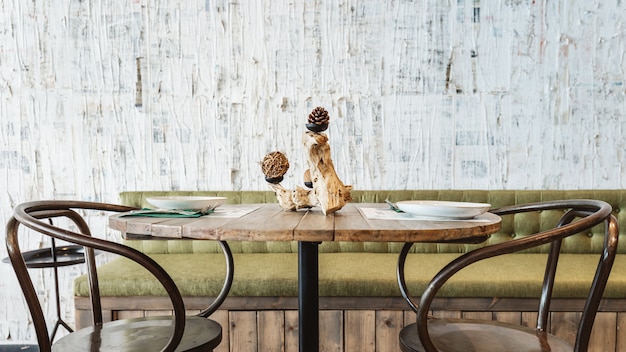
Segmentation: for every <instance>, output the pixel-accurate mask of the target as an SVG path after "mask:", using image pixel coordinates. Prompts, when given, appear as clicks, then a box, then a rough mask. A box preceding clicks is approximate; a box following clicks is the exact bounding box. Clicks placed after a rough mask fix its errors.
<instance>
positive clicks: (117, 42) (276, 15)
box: [0, 0, 626, 341]
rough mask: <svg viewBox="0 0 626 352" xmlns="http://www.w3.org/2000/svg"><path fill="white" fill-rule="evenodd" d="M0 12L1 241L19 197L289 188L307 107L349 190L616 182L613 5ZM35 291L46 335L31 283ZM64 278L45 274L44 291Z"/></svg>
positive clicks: (107, 1) (180, 6)
mask: <svg viewBox="0 0 626 352" xmlns="http://www.w3.org/2000/svg"><path fill="white" fill-rule="evenodd" d="M0 7H1V8H2V11H1V13H0V114H1V119H0V141H1V144H0V175H1V176H0V186H1V187H2V188H1V190H2V193H1V195H0V209H1V212H0V222H2V223H6V221H7V219H8V218H9V216H10V214H11V208H12V207H13V206H14V205H15V204H17V203H19V202H23V201H27V200H33V199H43V198H59V199H69V198H72V199H83V200H97V201H109V202H115V201H117V193H118V192H119V191H124V190H147V189H153V190H171V189H185V190H195V189H205V190H206V189H220V190H257V189H260V190H263V189H267V187H266V185H265V184H264V181H263V177H262V175H261V172H260V168H259V167H258V162H259V161H260V160H261V159H262V158H263V156H264V155H265V153H267V152H270V151H273V150H281V151H283V152H285V153H286V154H287V156H288V157H289V159H290V162H291V165H292V166H291V169H290V171H289V173H288V175H287V177H286V180H285V181H284V185H286V186H287V187H293V185H295V184H297V183H299V182H301V175H302V172H303V171H304V170H303V169H304V167H303V164H304V163H305V161H304V155H303V149H302V147H301V145H300V139H301V134H302V132H303V130H304V123H305V119H306V116H307V115H308V113H309V112H310V111H311V110H312V109H313V108H314V107H316V106H323V107H325V108H326V109H328V110H329V111H330V114H331V117H332V120H331V127H330V129H329V131H328V134H329V136H330V138H331V146H332V148H333V159H334V162H335V166H336V168H337V172H338V174H339V175H340V177H341V178H342V180H343V181H344V182H345V183H347V184H352V185H354V188H355V189H405V188H406V189H412V188H415V189H441V188H445V189H448V188H452V189H462V188H472V189H540V188H549V189H584V188H605V189H606V188H622V187H623V186H624V184H625V183H626V173H625V172H624V170H623V166H622V165H624V164H625V161H626V160H625V159H626V142H625V140H624V137H623V132H624V131H625V130H626V119H625V118H624V116H625V115H626V114H625V113H626V105H625V101H624V100H625V97H626V88H625V86H624V75H625V72H626V60H625V59H624V58H625V57H626V47H625V46H626V29H625V28H626V25H625V21H626V3H625V2H624V1H621V0H611V1H604V0H591V1H589V0H560V1H547V0H539V1H530V0H493V1H480V0H450V1H440V0H418V1H401V0H387V1H379V0H361V1H351V0H338V1H330V0H328V1H322V0H310V1H286V0H252V1H243V0H239V1H236V0H235V1H233V0H229V1H223V0H205V1H195V2H190V1H153V0H134V1H113V0H103V1H77V0H65V1H52V0H33V1H28V2H24V1H5V2H1V3H0ZM92 221H94V222H95V224H96V225H97V226H101V227H102V228H105V222H104V221H103V219H100V218H97V217H95V218H93V219H92ZM108 236H114V234H108ZM47 245H48V244H47V242H43V241H41V240H40V239H39V238H36V239H32V240H30V241H29V243H26V244H25V246H26V247H27V248H37V247H40V246H47ZM0 255H1V256H2V257H4V256H6V250H5V249H4V246H3V247H2V249H0ZM36 275H37V278H38V281H39V282H38V287H39V290H40V292H41V296H42V298H43V299H44V300H45V302H46V304H47V305H48V311H49V314H50V316H51V317H53V315H54V307H53V295H52V290H51V287H52V279H51V278H52V276H51V273H49V272H47V271H41V270H40V271H39V272H38V273H37V274H36ZM76 275H78V272H77V270H76V269H72V268H64V269H62V270H61V277H62V280H61V286H62V287H61V289H62V290H63V291H64V292H71V280H72V278H73V277H75V276H76ZM0 280H1V281H0V296H1V297H0V341H3V340H32V339H33V334H32V329H31V326H30V324H29V318H28V314H27V312H26V309H25V306H24V304H23V301H22V299H21V294H20V293H19V292H17V286H16V282H15V279H14V277H13V274H12V271H11V270H10V267H9V266H8V265H6V264H3V265H1V266H0ZM63 304H64V306H65V307H69V306H71V297H70V295H69V294H68V295H67V296H66V297H65V298H64V302H63ZM65 316H66V318H67V319H68V320H70V321H71V320H72V312H71V309H70V308H65Z"/></svg>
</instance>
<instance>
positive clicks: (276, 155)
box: [261, 107, 352, 215]
mask: <svg viewBox="0 0 626 352" xmlns="http://www.w3.org/2000/svg"><path fill="white" fill-rule="evenodd" d="M328 122H329V116H328V112H327V111H326V110H325V109H324V108H322V107H317V108H315V109H314V110H313V111H312V112H311V114H310V115H309V118H308V123H307V124H306V127H307V129H309V131H306V132H304V135H303V138H302V144H303V145H304V147H305V148H306V149H307V152H308V153H307V163H308V166H309V168H308V169H307V170H306V171H305V172H304V184H305V186H307V187H308V188H309V189H305V188H302V187H300V186H296V189H295V190H289V189H286V188H284V187H283V186H281V185H280V182H281V181H282V180H283V175H284V174H285V172H286V171H287V169H288V168H289V161H288V160H287V158H286V157H285V156H284V154H282V153H280V152H272V153H269V154H267V155H266V156H265V158H263V162H262V163H261V168H262V170H263V174H264V175H265V180H266V181H267V182H268V183H269V186H270V187H271V188H272V189H273V190H274V192H275V193H276V198H277V199H278V203H279V204H280V206H281V207H282V208H283V209H285V210H298V209H307V208H312V207H315V206H319V207H320V208H321V209H322V212H324V214H325V215H328V214H331V213H333V212H335V211H337V210H339V209H341V208H342V207H343V206H344V205H345V204H346V203H347V202H349V201H350V200H352V197H351V196H350V190H351V189H352V186H349V185H344V184H343V182H341V180H340V179H339V177H337V174H336V172H335V167H334V165H333V161H332V159H331V157H330V145H328V136H327V135H326V134H325V133H322V131H325V130H326V129H327V128H328ZM285 165H286V167H285Z"/></svg>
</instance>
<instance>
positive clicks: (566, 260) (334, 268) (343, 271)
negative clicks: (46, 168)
mask: <svg viewBox="0 0 626 352" xmlns="http://www.w3.org/2000/svg"><path fill="white" fill-rule="evenodd" d="M458 255H459V254H453V253H438V254H428V253H416V254H411V255H409V257H408V259H407V271H406V278H407V282H408V285H409V288H410V290H411V292H413V293H415V294H416V295H417V294H419V292H422V291H423V289H424V287H425V286H426V284H427V283H428V281H430V279H431V278H432V277H433V276H434V275H435V274H436V272H437V271H438V270H440V269H441V268H442V267H443V266H445V265H446V264H448V263H449V262H450V261H451V260H453V259H454V258H456V257H457V256H458ZM151 257H152V258H153V259H155V260H156V261H157V262H158V263H159V264H160V265H161V266H163V268H164V269H165V270H166V271H167V272H168V273H169V274H170V275H171V276H172V277H173V278H174V280H175V281H176V283H177V284H178V287H179V289H180V291H181V293H182V294H183V296H215V295H216V294H217V293H218V291H219V289H220V288H221V285H222V283H223V280H224V275H225V269H224V265H225V262H224V258H223V256H222V255H221V254H211V253H196V254H154V255H151ZM234 258H235V278H234V282H233V286H232V289H231V291H230V295H231V296H243V297H246V296H260V297H262V296H292V297H293V296H297V286H298V276H297V275H298V272H297V254H295V253H236V254H234ZM397 259H398V255H397V254H395V253H320V255H319V294H320V296H348V297H349V296H373V297H376V296H382V297H384V296H400V291H399V289H398V284H397V282H396V275H395V270H396V263H397ZM545 259H546V255H545V254H536V253H528V254H512V255H507V256H500V257H496V258H490V259H487V260H484V261H481V262H479V263H476V264H474V265H473V266H470V267H468V268H466V269H464V270H462V271H461V272H460V273H458V274H457V275H456V276H455V277H454V278H453V279H452V280H451V281H450V282H449V283H448V284H446V285H445V286H444V287H443V288H442V290H441V291H440V296H441V297H516V298H532V297H538V296H539V295H540V290H541V282H542V278H543V274H544V266H545ZM598 259H599V256H598V255H596V254H562V255H561V258H560V262H559V269H558V271H557V281H556V286H555V291H554V297H559V298H582V297H586V295H587V293H588V289H589V285H590V282H591V280H592V277H593V274H594V271H595V267H596V265H597V262H598ZM624 264H626V258H623V257H621V256H618V258H617V261H616V263H615V267H616V268H620V267H623V265H624ZM98 274H99V279H100V289H101V294H102V296H164V295H165V291H164V290H163V288H162V287H161V286H160V285H159V284H158V282H157V281H156V279H154V278H153V277H152V276H151V275H150V274H149V273H148V272H147V271H145V270H143V269H141V268H140V267H139V266H138V265H137V264H134V263H132V262H130V261H128V260H126V259H123V258H118V259H114V260H112V261H110V262H109V263H106V264H104V265H103V266H101V267H100V268H99V271H98ZM74 284H75V285H74V290H75V295H76V296H87V295H88V287H89V286H88V283H87V278H86V276H85V275H83V276H80V277H78V278H77V279H76V280H75V283H74ZM624 292H626V272H624V271H623V270H614V271H613V272H612V274H611V278H610V280H609V284H608V286H607V289H606V291H605V294H604V297H606V298H612V297H623V293H624Z"/></svg>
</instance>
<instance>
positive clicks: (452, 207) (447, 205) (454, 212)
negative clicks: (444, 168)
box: [396, 200, 491, 219]
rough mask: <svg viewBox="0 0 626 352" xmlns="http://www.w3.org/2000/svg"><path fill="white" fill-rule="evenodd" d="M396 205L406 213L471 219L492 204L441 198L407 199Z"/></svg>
mask: <svg viewBox="0 0 626 352" xmlns="http://www.w3.org/2000/svg"><path fill="white" fill-rule="evenodd" d="M396 205H397V206H398V208H400V210H402V211H404V212H405V213H409V214H414V215H419V216H428V217H436V218H450V219H471V218H473V217H476V216H478V215H480V214H483V213H485V212H486V211H487V210H489V208H491V204H487V203H469V202H447V201H439V200H406V201H401V202H397V203H396Z"/></svg>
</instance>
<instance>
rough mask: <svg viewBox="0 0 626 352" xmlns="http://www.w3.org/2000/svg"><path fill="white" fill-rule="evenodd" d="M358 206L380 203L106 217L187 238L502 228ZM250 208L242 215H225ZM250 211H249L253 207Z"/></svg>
mask: <svg viewBox="0 0 626 352" xmlns="http://www.w3.org/2000/svg"><path fill="white" fill-rule="evenodd" d="M359 208H381V209H386V208H388V206H387V205H386V204H384V203H349V204H347V205H346V206H344V207H343V208H342V209H341V210H339V211H337V212H335V213H332V214H329V215H324V214H323V213H322V211H321V210H320V209H316V208H312V209H309V210H298V211H285V210H283V209H282V208H281V207H280V206H279V205H278V204H275V203H266V204H227V205H222V206H220V207H219V208H218V209H217V210H216V213H214V214H211V215H208V216H203V217H199V218H153V217H141V216H122V215H123V214H116V215H113V216H111V217H110V218H109V226H110V227H111V228H113V229H115V230H119V231H121V232H122V234H123V236H124V237H125V238H135V239H136V238H150V237H162V238H191V239H207V240H246V241H308V242H322V241H354V242H360V241H387V242H454V241H458V242H464V243H472V242H480V241H482V240H484V239H485V236H487V235H489V234H492V233H494V232H496V231H498V230H499V229H500V222H501V219H500V217H499V216H497V215H494V214H491V213H485V214H483V215H481V216H480V220H470V221H458V220H457V221H430V220H378V219H370V218H367V217H365V216H364V215H363V213H362V211H361V210H359ZM243 209H247V210H251V211H249V212H247V213H246V214H245V215H243V216H241V217H227V214H228V213H232V212H235V211H238V210H239V211H241V210H243ZM252 209H253V210H252Z"/></svg>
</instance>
